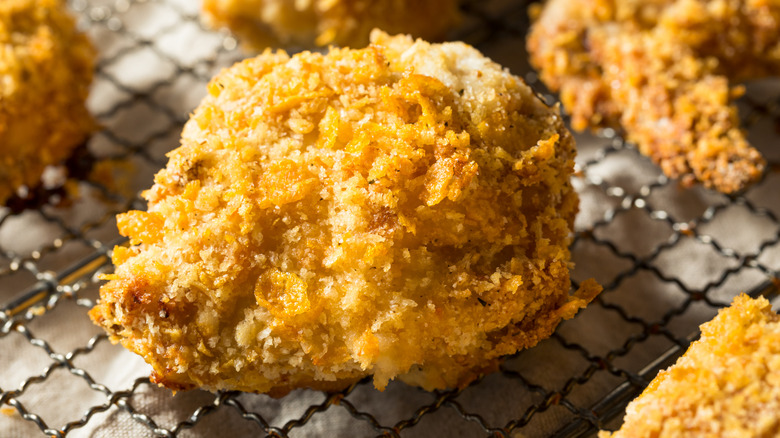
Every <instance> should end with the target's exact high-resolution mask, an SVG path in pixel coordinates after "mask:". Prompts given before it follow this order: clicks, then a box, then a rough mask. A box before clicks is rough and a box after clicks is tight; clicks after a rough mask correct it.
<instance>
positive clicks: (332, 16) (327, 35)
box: [203, 0, 460, 49]
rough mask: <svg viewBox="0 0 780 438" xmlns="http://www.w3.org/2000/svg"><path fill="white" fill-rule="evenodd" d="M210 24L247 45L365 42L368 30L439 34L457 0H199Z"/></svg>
mask: <svg viewBox="0 0 780 438" xmlns="http://www.w3.org/2000/svg"><path fill="white" fill-rule="evenodd" d="M203 16H204V19H205V21H206V23H208V24H209V25H211V26H212V27H219V26H227V27H228V28H230V29H231V30H232V31H233V32H235V33H236V34H238V36H239V37H241V38H242V39H243V41H244V42H246V43H248V45H249V46H252V47H255V48H259V49H263V48H265V47H268V46H269V45H274V44H284V45H291V44H299V45H304V46H311V45H312V44H316V45H318V46H327V45H329V44H335V45H339V46H351V47H364V46H365V45H366V44H367V43H368V36H369V33H370V32H371V30H372V29H373V28H375V27H378V28H380V29H382V30H384V31H385V32H388V33H410V34H412V35H413V36H417V37H420V38H423V39H426V40H438V39H441V38H443V37H444V35H445V34H446V33H447V31H448V30H449V29H450V28H451V27H453V26H454V25H455V24H456V23H457V22H458V21H459V17H460V14H459V11H458V1H457V0H303V1H301V0H204V1H203Z"/></svg>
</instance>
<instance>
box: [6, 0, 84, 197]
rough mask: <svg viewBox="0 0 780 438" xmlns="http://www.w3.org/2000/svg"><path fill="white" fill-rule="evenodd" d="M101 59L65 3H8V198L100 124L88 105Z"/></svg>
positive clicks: (34, 180) (26, 0)
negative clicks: (97, 60) (94, 67)
mask: <svg viewBox="0 0 780 438" xmlns="http://www.w3.org/2000/svg"><path fill="white" fill-rule="evenodd" d="M94 58H95V50H94V49H93V47H92V45H91V44H90V42H89V40H88V39H87V37H86V36H85V35H84V34H82V33H80V32H78V31H77V30H76V25H75V22H74V20H73V18H72V17H71V16H70V15H68V13H67V11H66V9H65V2H64V1H61V0H2V1H0V204H2V203H4V202H5V201H6V200H7V199H8V198H9V197H10V196H11V195H13V194H14V192H15V191H16V190H17V189H18V188H19V187H21V186H25V185H26V186H30V187H32V186H36V185H38V184H39V182H40V177H41V173H42V172H43V170H44V168H45V167H46V166H48V165H51V164H56V163H58V162H60V161H62V160H64V159H65V158H67V157H68V155H70V153H71V152H72V151H73V149H75V147H76V146H78V145H79V144H81V143H83V142H84V140H85V139H86V137H87V136H88V134H89V133H90V132H91V131H92V130H93V129H94V127H95V124H94V121H93V119H92V118H91V116H90V115H89V112H88V111H87V109H86V107H85V105H84V101H85V100H86V98H87V94H88V92H89V86H90V83H91V82H92V68H93V64H94Z"/></svg>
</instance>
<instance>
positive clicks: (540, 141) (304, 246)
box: [91, 31, 599, 395]
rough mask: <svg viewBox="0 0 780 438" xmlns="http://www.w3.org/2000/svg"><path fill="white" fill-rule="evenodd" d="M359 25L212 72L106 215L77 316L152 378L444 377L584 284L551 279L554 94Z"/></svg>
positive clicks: (560, 183)
mask: <svg viewBox="0 0 780 438" xmlns="http://www.w3.org/2000/svg"><path fill="white" fill-rule="evenodd" d="M372 41H373V44H372V45H371V46H369V47H368V48H365V49H362V50H349V49H331V50H330V52H329V53H328V54H327V55H322V54H318V53H309V52H304V53H301V54H298V55H295V56H293V57H290V56H288V55H287V54H286V53H284V52H281V51H280V52H276V53H272V52H270V51H266V52H265V53H264V54H262V55H261V56H258V57H256V58H253V59H248V60H246V61H244V62H241V63H239V64H236V65H235V66H233V67H232V68H230V69H227V70H225V71H223V72H222V73H220V74H219V75H218V76H216V77H215V78H214V79H213V80H212V81H211V83H210V84H209V93H210V94H209V96H207V97H206V98H205V99H204V101H203V102H202V103H201V104H200V106H199V107H198V108H197V109H196V110H195V112H194V114H193V115H192V117H191V119H190V120H189V122H188V123H187V124H186V126H185V128H184V131H183V134H182V140H181V147H180V148H178V149H176V150H175V151H173V152H171V153H170V155H169V157H170V161H169V163H168V165H167V167H166V168H165V169H164V170H162V171H160V172H159V173H158V174H157V176H156V178H155V185H154V186H153V187H152V188H151V190H148V191H147V192H145V194H144V196H145V197H146V199H147V200H148V201H149V209H148V212H142V211H131V212H128V213H125V214H122V215H120V216H119V217H118V225H119V229H120V232H121V233H122V234H124V235H126V236H129V237H130V238H131V242H132V244H133V246H132V247H130V248H123V247H118V248H116V249H115V250H114V254H113V261H114V264H115V265H116V271H115V273H114V274H113V275H110V276H109V280H110V281H109V282H108V283H107V284H105V285H104V286H103V287H102V288H101V291H100V301H99V303H98V305H97V306H96V307H95V308H94V309H93V310H92V311H91V316H92V318H93V320H94V321H95V322H96V323H98V324H99V325H101V326H103V327H104V328H105V329H106V330H107V331H108V332H109V333H110V334H111V339H112V340H113V341H114V342H116V341H119V342H122V344H123V345H124V346H125V347H127V348H128V349H130V350H132V351H134V352H136V353H138V354H140V355H141V356H143V357H144V358H145V359H146V361H147V362H149V363H150V364H151V365H152V367H153V368H154V373H153V376H152V379H153V381H154V382H157V383H159V384H161V385H164V386H167V387H169V388H172V389H186V388H193V387H202V388H206V389H209V390H219V389H236V390H242V391H254V392H270V393H271V394H273V395H282V394H284V393H286V392H288V391H290V390H291V389H293V388H298V387H311V388H317V389H325V390H330V389H337V388H341V387H344V386H346V385H348V384H350V383H351V382H354V381H356V380H358V379H360V378H362V377H364V376H366V375H370V374H373V375H374V384H375V386H376V387H377V388H379V389H383V388H384V387H385V386H386V385H387V383H388V381H389V380H391V379H394V378H396V377H398V378H400V379H402V380H404V381H406V382H408V383H411V384H415V385H419V386H421V387H423V388H426V389H429V390H432V389H435V388H447V387H455V386H462V385H465V384H467V383H468V382H470V381H472V380H473V379H475V378H476V377H477V376H478V375H479V374H480V373H483V372H487V371H490V370H493V369H495V368H496V367H497V365H498V363H499V360H500V357H501V356H503V355H507V354H511V353H514V352H516V351H517V350H519V349H523V348H528V347H531V346H533V345H535V344H536V343H537V342H539V341H540V340H542V339H544V338H546V337H548V336H549V335H550V334H551V333H552V331H553V330H554V329H555V327H556V326H557V324H558V323H559V322H560V320H561V319H565V318H570V317H572V316H573V315H574V314H575V313H576V312H577V310H578V309H579V308H581V307H583V306H585V304H587V302H588V301H589V300H590V299H592V298H593V296H594V295H595V294H596V293H598V291H599V289H598V286H596V285H595V284H593V283H591V282H588V283H586V284H585V285H584V286H583V288H582V289H581V290H580V291H579V292H578V293H576V294H575V295H574V296H571V295H570V294H569V286H570V282H569V250H568V248H567V245H568V244H569V242H570V237H569V235H570V232H571V227H572V221H573V219H574V215H575V212H576V210H577V202H578V200H577V195H576V193H575V192H574V191H573V190H572V186H571V183H570V181H569V177H570V175H571V173H572V170H573V165H574V161H573V159H574V155H575V148H574V140H573V138H572V136H571V135H570V133H569V132H568V131H567V130H566V128H565V127H564V125H563V123H562V121H561V117H560V116H559V113H558V110H557V109H556V108H549V107H547V106H545V105H544V104H542V102H541V101H540V100H539V99H538V98H537V97H536V96H535V95H534V94H533V92H532V91H531V89H530V88H529V87H528V86H527V85H525V84H524V83H523V82H522V81H521V80H520V79H518V78H517V77H515V76H512V75H511V74H509V73H508V72H506V71H504V70H502V69H501V68H500V66H498V65H497V64H495V63H493V62H491V61H490V60H489V59H487V58H485V57H484V56H482V55H481V54H480V53H479V52H478V51H477V50H476V49H474V48H472V47H470V46H467V45H465V44H462V43H448V44H442V45H432V44H429V43H426V42H424V41H422V40H417V41H413V40H412V39H411V38H410V37H406V36H397V37H390V36H388V35H387V34H384V33H382V32H378V31H377V32H375V33H373V34H372Z"/></svg>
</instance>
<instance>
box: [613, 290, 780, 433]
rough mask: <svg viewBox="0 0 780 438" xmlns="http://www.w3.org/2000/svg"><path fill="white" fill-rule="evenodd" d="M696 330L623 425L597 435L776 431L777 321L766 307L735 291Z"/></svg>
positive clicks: (779, 400)
mask: <svg viewBox="0 0 780 438" xmlns="http://www.w3.org/2000/svg"><path fill="white" fill-rule="evenodd" d="M701 332H702V334H701V339H699V340H698V341H696V342H694V343H693V344H692V345H691V346H690V348H689V349H688V351H687V352H686V353H685V355H683V356H682V357H681V358H680V359H679V360H678V361H677V363H676V364H674V365H673V366H672V367H670V368H669V369H668V370H665V371H661V372H660V373H659V374H658V376H657V377H656V378H655V379H653V381H652V382H651V383H650V385H649V386H648V387H647V388H646V389H645V391H644V392H643V393H642V395H640V396H639V397H638V398H637V399H636V400H634V401H632V402H631V403H630V404H629V405H628V407H627V408H626V417H625V420H624V423H623V427H621V429H620V430H619V431H617V432H615V433H613V434H610V433H608V432H601V433H600V434H599V437H601V438H609V437H610V436H611V437H612V438H621V437H634V438H639V437H654V438H663V437H734V438H742V437H745V438H748V437H750V438H752V437H775V436H778V435H779V434H780V415H779V414H780V316H778V315H777V314H775V313H774V312H772V309H771V305H770V303H769V302H768V301H767V300H766V299H765V298H763V297H762V298H757V299H751V298H750V297H748V296H747V295H744V294H742V295H740V296H738V297H737V298H735V299H734V302H733V303H732V305H731V307H728V308H726V309H721V311H720V312H718V316H716V317H715V318H714V319H713V320H712V321H709V322H707V323H705V324H703V325H702V326H701Z"/></svg>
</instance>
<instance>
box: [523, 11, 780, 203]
mask: <svg viewBox="0 0 780 438" xmlns="http://www.w3.org/2000/svg"><path fill="white" fill-rule="evenodd" d="M535 15H538V19H537V20H536V23H535V24H534V26H533V29H532V31H531V33H530V35H529V38H528V49H529V52H530V53H531V60H532V64H533V65H534V66H535V67H536V68H538V69H539V71H540V74H541V78H542V80H543V81H544V82H545V83H546V84H547V85H548V86H549V87H550V88H551V89H552V90H553V91H558V92H560V96H561V100H562V101H563V103H564V106H565V107H566V109H567V110H568V111H569V112H570V113H571V115H572V125H573V127H574V128H575V129H577V130H582V129H585V128H586V127H592V128H598V127H613V128H622V129H623V130H624V131H625V133H626V135H627V137H628V139H629V140H631V141H633V142H636V143H637V145H638V147H639V150H640V151H641V152H642V153H643V154H645V155H648V156H649V157H651V158H652V159H653V160H654V161H655V162H656V163H658V164H659V165H660V166H661V168H662V169H663V171H664V173H665V174H666V175H668V176H670V177H672V178H680V179H681V180H682V181H683V182H684V183H686V184H691V183H693V182H694V181H699V182H700V183H702V184H704V185H705V186H707V187H711V188H715V189H717V190H719V191H721V192H724V193H732V192H736V191H739V190H742V189H744V188H745V187H747V186H748V185H750V184H752V183H754V182H756V181H757V180H758V179H759V178H760V177H761V175H762V172H763V169H764V167H765V161H764V159H763V158H762V157H761V154H760V153H759V152H758V151H756V150H755V149H754V148H753V147H751V146H750V144H749V143H748V142H747V140H746V139H745V133H744V132H743V131H742V129H741V128H740V126H739V117H738V114H737V109H736V107H735V106H734V103H733V100H734V98H735V97H737V96H739V95H740V94H741V93H742V89H741V88H739V87H734V86H732V85H731V84H730V81H742V80H746V79H754V78H760V77H765V76H768V75H774V74H776V72H778V71H780V28H779V27H778V26H780V2H778V1H776V0H769V1H766V0H718V1H704V0H654V1H651V2H647V1H642V0H627V1H617V0H614V1H612V0H550V1H548V2H547V3H546V5H545V7H544V9H541V10H538V9H537V10H536V12H535Z"/></svg>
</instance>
